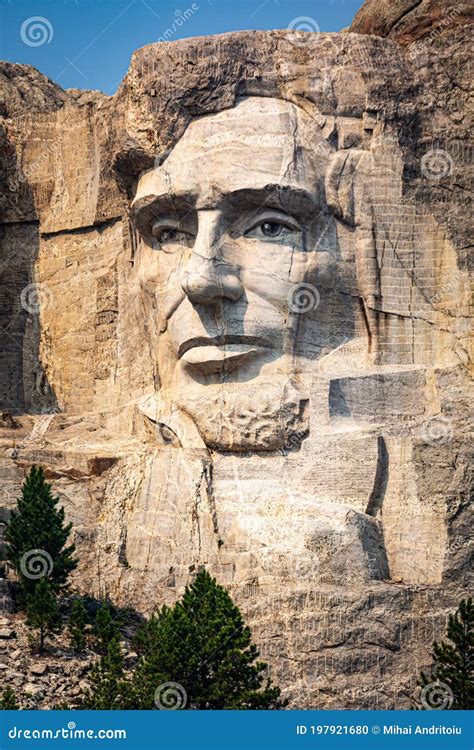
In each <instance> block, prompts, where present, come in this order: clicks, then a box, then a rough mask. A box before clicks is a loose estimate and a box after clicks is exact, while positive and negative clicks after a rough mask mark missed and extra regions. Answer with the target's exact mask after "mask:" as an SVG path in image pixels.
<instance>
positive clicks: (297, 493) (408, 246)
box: [0, 0, 472, 708]
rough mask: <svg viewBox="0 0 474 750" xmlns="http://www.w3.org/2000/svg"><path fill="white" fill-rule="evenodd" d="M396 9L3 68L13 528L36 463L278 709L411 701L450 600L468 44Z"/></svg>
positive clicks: (454, 592)
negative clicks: (268, 683)
mask: <svg viewBox="0 0 474 750" xmlns="http://www.w3.org/2000/svg"><path fill="white" fill-rule="evenodd" d="M410 5H414V4H413V3H398V4H397V3H391V4H390V5H389V4H388V3H387V4H385V3H383V2H368V3H366V5H365V6H364V8H363V9H362V10H361V12H360V13H359V14H358V16H357V17H356V19H355V21H354V24H353V27H352V29H351V30H352V32H356V33H343V34H319V35H316V34H303V35H300V34H296V35H295V34H293V33H291V32H285V31H275V32H241V33H232V34H226V35H223V36H218V37H206V38H200V39H187V40H181V41H179V42H175V43H165V44H155V45H149V46H147V47H145V48H143V49H141V50H138V51H137V52H136V53H135V54H134V56H133V58H132V62H131V66H130V69H129V72H128V74H127V76H126V77H125V79H124V81H123V83H122V85H121V87H120V89H119V91H118V93H117V94H116V95H115V96H114V97H111V98H109V97H106V96H104V95H99V94H97V92H84V94H80V93H79V92H77V91H71V92H62V91H61V90H60V89H58V88H57V87H55V86H54V84H52V83H51V82H50V81H48V80H47V79H46V78H44V77H43V76H41V74H39V73H38V72H37V71H34V70H33V69H31V68H28V66H14V65H11V64H4V67H3V68H2V69H1V70H2V78H0V84H2V85H3V88H4V92H5V93H4V92H3V91H2V92H0V101H1V102H5V103H4V104H2V108H1V111H0V143H1V146H2V148H1V157H0V171H1V173H2V177H3V181H2V187H1V190H0V210H1V220H2V222H3V223H2V226H1V228H0V232H1V235H0V237H1V253H2V255H1V258H0V269H1V273H2V281H1V283H2V297H1V302H0V339H1V341H0V343H1V350H0V408H1V409H2V410H4V411H6V412H9V413H11V414H12V417H11V419H10V418H6V417H5V418H2V420H1V421H0V479H1V483H0V484H1V490H0V492H1V493H2V495H1V500H0V504H1V506H2V507H1V510H2V513H3V514H4V515H5V517H6V516H7V513H8V510H9V509H10V508H11V507H13V505H14V503H15V498H16V497H17V495H18V491H19V487H20V486H21V482H22V480H23V477H24V475H25V472H26V471H27V470H28V468H29V467H30V466H31V464H33V463H39V464H42V465H43V466H44V467H45V470H46V472H47V476H48V477H49V480H50V481H52V483H53V485H54V488H55V490H56V492H58V494H59V495H60V497H61V500H62V501H63V502H64V505H65V508H66V510H67V514H68V518H69V520H71V521H72V522H73V524H74V542H75V543H76V545H77V548H78V553H79V555H80V558H81V566H80V568H79V570H78V572H77V575H76V581H75V582H76V584H77V586H79V587H80V588H81V589H82V590H84V591H89V592H91V593H93V594H95V595H104V594H105V593H108V594H109V595H110V596H111V597H112V598H114V599H116V600H117V601H118V602H119V603H122V604H125V603H126V604H133V605H135V606H137V607H138V608H139V609H141V610H142V611H144V612H146V613H149V612H150V611H152V609H153V608H154V607H155V606H158V605H160V604H161V603H162V602H164V601H165V602H168V603H170V602H173V601H175V600H176V598H177V597H178V596H179V595H180V594H181V592H182V590H183V587H184V585H185V584H186V583H187V582H188V581H189V580H190V578H192V576H193V575H194V573H195V571H196V570H197V569H198V567H199V566H200V565H205V566H206V567H207V568H208V569H209V570H210V572H211V573H213V574H214V575H215V576H216V577H217V578H218V580H219V581H220V582H222V583H223V584H225V585H226V586H228V587H229V589H230V590H231V593H232V595H233V596H234V597H235V599H236V600H237V601H238V603H239V605H240V606H241V607H242V609H243V611H244V613H245V616H246V618H247V619H248V621H249V623H250V625H251V627H252V630H253V634H254V637H255V639H256V640H257V642H258V643H259V645H260V647H261V651H262V655H263V657H264V658H265V659H266V660H268V662H269V663H270V665H271V670H272V675H273V676H274V678H275V680H276V681H277V682H278V683H279V684H280V685H281V687H282V688H283V690H284V693H285V695H287V696H288V697H289V698H290V699H291V701H292V704H291V705H292V706H294V707H303V708H306V707H316V708H323V707H325V708H392V707H394V706H396V707H404V706H405V707H408V706H409V705H410V702H409V697H408V696H409V694H410V691H411V690H412V688H413V685H414V678H415V675H416V674H417V673H418V671H419V668H420V667H422V666H424V665H426V664H427V663H429V657H428V651H427V649H428V648H429V647H430V644H431V641H432V639H433V638H434V637H439V636H440V635H441V634H442V632H443V631H444V627H445V622H446V617H447V613H448V612H450V611H452V610H453V608H454V607H455V606H456V605H457V602H458V599H459V598H460V597H461V595H462V594H463V593H465V591H466V590H467V588H468V584H467V576H468V570H469V559H470V558H469V555H470V547H469V533H468V532H469V489H470V476H471V475H470V443H469V430H470V423H469V412H470V406H469V405H470V399H472V396H471V393H472V386H471V379H470V368H471V363H472V360H471V357H472V354H471V352H472V349H471V347H472V344H471V342H470V312H471V308H470V301H471V300H470V294H469V288H470V276H469V270H470V265H471V263H470V259H471V257H472V254H470V252H469V241H470V239H469V235H470V226H469V216H470V215H471V213H470V210H469V200H470V189H471V178H472V173H471V171H470V167H469V165H470V163H471V161H472V159H471V158H470V157H471V155H472V150H471V146H470V143H469V140H468V138H469V129H470V127H471V125H472V122H471V119H470V114H469V109H468V103H467V100H468V95H469V86H470V80H469V70H468V65H467V64H466V49H467V40H468V33H469V32H468V27H467V23H466V14H465V12H464V10H463V9H464V5H463V4H460V5H459V7H460V8H461V11H462V12H461V11H460V13H458V14H454V15H453V14H451V15H452V19H451V21H450V22H449V23H448V24H443V25H442V26H441V25H440V26H439V28H441V31H442V33H441V32H440V33H434V30H435V26H434V25H433V24H434V21H433V19H436V18H439V7H440V6H439V4H437V3H436V2H434V0H433V2H430V3H427V2H423V3H421V4H420V3H417V4H416V6H417V7H416V9H414V8H413V9H412V8H409V6H410ZM382 6H383V13H382V14H380V13H378V12H376V11H378V9H380V8H382ZM450 7H451V6H450ZM422 11H423V13H424V14H425V15H423V19H424V20H420V13H422ZM412 14H415V16H416V19H417V20H416V21H414V24H413V25H411V20H412V19H411V16H412ZM436 14H438V15H436ZM415 16H414V18H415ZM450 18H451V16H450ZM441 20H442V19H441ZM441 20H440V24H441ZM414 25H416V28H417V29H420V33H419V34H418V32H416V33H415V32H414V30H413V29H414ZM436 28H438V26H436ZM366 34H373V35H377V36H367V35H366ZM382 37H385V38H382ZM387 37H388V38H387ZM22 101H24V104H22ZM274 183H276V184H275V185H274V187H270V186H271V185H272V184H274ZM231 191H233V195H232V196H231V195H230V194H229V193H230V192H231ZM262 211H263V212H264V213H262ZM265 212H266V213H265ZM251 215H252V216H253V217H254V222H257V220H258V221H260V224H258V225H255V226H254V224H253V223H252V222H250V223H249V221H250V216H251ZM208 217H210V219H209V221H208ZM282 220H284V221H285V222H286V223H285V225H284V226H285V228H284V230H281V232H280V233H279V234H277V236H276V237H273V238H272V237H271V236H268V235H264V234H262V232H263V230H262V228H261V227H262V226H263V225H264V224H265V222H267V223H270V224H271V223H273V224H275V223H278V221H282ZM170 221H171V224H170ZM173 222H174V223H173ZM295 222H296V225H295ZM170 231H171V234H170V233H169V232H170ZM265 231H266V230H265ZM268 231H271V232H273V231H274V230H268ZM295 294H297V295H298V297H297V299H296V300H295V297H294V295H295ZM298 305H299V306H300V307H299V308H298ZM302 306H303V310H302V309H301V307H302ZM262 341H264V342H265V346H264V347H263V348H262V346H261V343H262ZM196 344H200V346H197V345H196ZM4 515H0V522H1V521H2V519H3V517H4ZM0 583H1V580H0ZM50 671H51V670H50ZM46 677H47V678H49V677H51V675H49V674H48V675H46Z"/></svg>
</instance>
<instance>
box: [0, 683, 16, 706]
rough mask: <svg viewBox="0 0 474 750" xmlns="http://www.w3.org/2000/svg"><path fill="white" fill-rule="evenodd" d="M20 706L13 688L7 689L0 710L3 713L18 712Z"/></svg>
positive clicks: (0, 703) (2, 697)
mask: <svg viewBox="0 0 474 750" xmlns="http://www.w3.org/2000/svg"><path fill="white" fill-rule="evenodd" d="M19 708H20V706H19V705H18V703H17V702H16V697H15V693H14V692H13V690H12V689H11V687H6V688H5V690H4V691H3V693H2V694H1V696H0V710H3V711H18V709H19Z"/></svg>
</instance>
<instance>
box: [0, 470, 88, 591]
mask: <svg viewBox="0 0 474 750" xmlns="http://www.w3.org/2000/svg"><path fill="white" fill-rule="evenodd" d="M58 502H59V498H58V497H55V496H53V494H52V492H51V485H50V484H48V483H47V482H46V481H45V478H44V472H43V470H42V469H41V468H37V467H36V466H33V467H32V468H31V471H30V473H29V474H28V476H27V477H26V479H25V482H24V484H23V487H22V492H21V498H20V499H19V500H18V504H17V509H16V510H14V511H13V513H12V515H11V519H10V521H9V523H8V525H7V528H6V529H5V542H6V558H7V560H8V561H9V562H10V563H11V565H12V566H13V568H14V569H15V571H16V573H17V574H18V577H19V579H20V585H21V591H22V594H23V597H22V598H23V602H24V603H25V602H26V600H27V597H28V596H29V595H31V594H32V593H33V592H34V590H35V588H36V586H37V585H38V582H39V580H40V579H41V578H43V577H44V578H47V580H48V582H49V584H50V587H51V590H52V591H54V592H55V593H59V592H60V591H61V590H63V589H64V588H65V587H66V583H67V578H68V576H69V574H70V573H71V572H72V571H73V570H74V569H75V568H76V566H77V560H75V559H74V558H73V553H74V551H75V547H74V545H69V546H65V545H66V542H67V539H68V537H69V534H70V531H71V528H72V524H70V523H69V524H65V523H64V508H62V507H61V508H57V507H56V506H57V504H58Z"/></svg>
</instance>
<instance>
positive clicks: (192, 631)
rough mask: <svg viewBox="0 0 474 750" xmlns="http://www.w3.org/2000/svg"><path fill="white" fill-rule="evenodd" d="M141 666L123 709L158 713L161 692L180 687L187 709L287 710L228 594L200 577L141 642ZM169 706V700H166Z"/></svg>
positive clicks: (163, 612)
mask: <svg viewBox="0 0 474 750" xmlns="http://www.w3.org/2000/svg"><path fill="white" fill-rule="evenodd" d="M136 647H137V649H138V650H139V653H141V658H140V661H139V663H138V665H137V667H136V669H135V672H134V674H133V677H132V679H131V681H130V682H129V683H127V684H126V685H124V689H123V691H122V700H123V702H124V703H123V705H122V707H123V708H133V709H153V708H156V706H157V703H156V701H160V700H162V699H161V697H160V696H159V691H158V694H157V689H158V688H159V687H160V685H163V684H165V683H174V684H176V685H177V692H178V693H179V694H180V695H178V696H177V698H176V699H175V700H177V702H178V703H180V707H182V708H187V709H269V708H281V707H283V706H284V705H286V704H285V703H282V702H281V701H280V690H279V688H277V687H273V686H272V685H271V683H270V681H269V680H268V681H267V682H266V684H265V686H262V683H263V682H264V678H263V674H262V673H263V672H264V671H265V669H266V666H267V665H266V664H265V663H264V662H261V661H256V660H257V658H258V655H259V654H258V651H257V647H256V646H255V645H254V644H253V643H252V642H251V635H250V630H249V629H248V627H246V626H245V625H244V622H243V620H242V616H241V614H240V611H239V609H238V608H237V607H236V606H235V605H234V604H233V602H232V600H231V598H230V596H229V594H228V593H227V591H226V590H225V589H224V588H222V586H219V585H218V584H217V582H216V581H215V580H214V579H213V578H211V576H210V575H209V574H208V573H207V572H200V573H198V575H197V576H196V579H195V581H194V583H193V584H192V585H191V586H190V587H189V588H186V590H185V593H184V596H183V599H182V601H181V602H178V603H177V604H176V605H175V606H174V607H173V608H171V609H168V608H167V607H163V609H162V610H161V611H160V612H159V613H158V615H157V616H154V617H152V618H151V620H150V621H149V622H148V623H147V624H146V625H145V626H144V628H143V629H142V631H141V632H140V634H139V636H138V637H137V643H136ZM163 703H164V706H165V707H167V706H166V703H167V700H166V695H165V696H163Z"/></svg>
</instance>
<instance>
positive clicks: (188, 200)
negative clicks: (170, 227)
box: [131, 192, 196, 228]
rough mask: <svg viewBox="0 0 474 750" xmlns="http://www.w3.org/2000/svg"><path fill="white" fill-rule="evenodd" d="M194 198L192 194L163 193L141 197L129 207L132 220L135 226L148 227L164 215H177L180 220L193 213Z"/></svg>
mask: <svg viewBox="0 0 474 750" xmlns="http://www.w3.org/2000/svg"><path fill="white" fill-rule="evenodd" d="M195 206H196V196H195V195H194V194H193V193H189V192H186V193H180V194H175V193H163V194H162V195H154V194H152V193H150V194H148V195H143V196H140V197H138V198H135V200H134V201H133V203H132V206H131V212H132V216H133V219H134V220H135V223H136V224H137V226H138V227H139V228H140V227H143V228H145V227H150V226H151V224H152V222H153V221H154V220H155V219H160V218H161V217H162V216H166V215H170V214H171V215H177V216H180V217H181V218H182V217H183V216H185V215H186V214H188V213H190V212H191V211H194V209H195Z"/></svg>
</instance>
